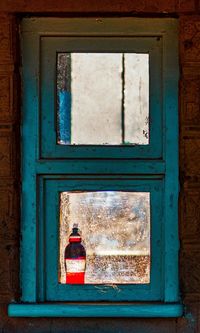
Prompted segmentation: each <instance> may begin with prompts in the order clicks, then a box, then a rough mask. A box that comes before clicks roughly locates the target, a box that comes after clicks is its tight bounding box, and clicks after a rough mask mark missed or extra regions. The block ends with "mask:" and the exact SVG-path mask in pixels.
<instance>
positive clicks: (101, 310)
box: [8, 303, 183, 318]
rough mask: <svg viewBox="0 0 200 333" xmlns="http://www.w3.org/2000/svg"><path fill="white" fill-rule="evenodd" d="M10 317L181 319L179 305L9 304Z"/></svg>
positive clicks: (180, 307) (181, 308) (180, 306)
mask: <svg viewBox="0 0 200 333" xmlns="http://www.w3.org/2000/svg"><path fill="white" fill-rule="evenodd" d="M8 315H9V316H10V317H141V318H142V317H143V318H148V317H149V318H152V317H154V318H155V317H157V318H158V317H163V318H164V317H174V318H175V317H181V316H182V315H183V305H182V304H180V303H168V304H163V303H156V304H152V303H151V304H147V303H143V304H136V303H116V304H113V303H94V304H93V303H81V304H80V303H67V304H64V303H62V304H61V303H59V304H58V303H57V304H55V303H54V304H52V303H46V304H30V303H28V304H10V305H9V306H8Z"/></svg>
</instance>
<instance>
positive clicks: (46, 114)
mask: <svg viewBox="0 0 200 333" xmlns="http://www.w3.org/2000/svg"><path fill="white" fill-rule="evenodd" d="M84 51H85V52H86V51H87V52H109V53H110V52H123V51H125V52H127V53H128V52H136V53H148V54H149V71H150V80H149V81H150V92H149V93H150V96H151V99H150V105H149V108H150V110H149V119H150V121H149V131H150V143H149V145H132V146H131V145H124V146H122V145H121V146H120V145H118V146H117V145H116V146H114V145H113V146H111V145H107V146H103V145H58V144H56V137H57V135H56V127H55V110H56V86H55V84H56V59H57V53H59V52H67V53H68V52H84ZM40 57H41V58H40V59H41V108H40V113H41V137H40V139H41V140H40V157H41V158H118V159H121V158H160V157H161V156H162V147H163V144H162V137H163V135H162V128H163V127H164V126H163V119H162V112H161V110H162V62H163V59H162V58H163V40H162V36H161V37H150V36H149V37H141V36H136V35H134V36H128V37H123V38H120V37H118V38H117V37H116V36H115V37H111V36H108V37H106V36H105V37H101V36H98V37H95V36H90V37H72V36H70V37H69V36H68V37H56V38H55V37H49V36H42V37H41V39H40ZM158 137H159V138H161V139H160V140H159V141H158V140H157V138H158Z"/></svg>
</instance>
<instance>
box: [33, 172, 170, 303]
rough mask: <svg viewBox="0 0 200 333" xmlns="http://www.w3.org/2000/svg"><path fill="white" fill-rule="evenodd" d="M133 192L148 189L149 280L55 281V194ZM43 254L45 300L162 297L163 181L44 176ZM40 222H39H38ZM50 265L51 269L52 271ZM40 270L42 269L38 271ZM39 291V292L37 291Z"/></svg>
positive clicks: (107, 299) (110, 299) (154, 298)
mask: <svg viewBox="0 0 200 333" xmlns="http://www.w3.org/2000/svg"><path fill="white" fill-rule="evenodd" d="M73 190H78V191H104V190H105V191H109V190H112V191H133V192H150V196H151V203H150V206H151V276H150V283H149V284H145V285H144V284H143V285H134V284H133V285H130V284H125V285H119V284H118V285H117V284H116V285H115V288H113V287H112V286H107V285H84V286H82V285H81V286H79V285H76V286H69V285H63V284H60V283H58V263H59V194H60V192H63V191H73ZM43 193H44V197H43V198H41V200H42V201H43V202H44V207H45V212H44V215H45V216H44V217H43V221H44V227H43V230H44V233H45V237H44V238H45V244H46V249H45V251H44V250H43V248H42V251H41V252H40V251H39V256H40V257H41V256H42V254H43V255H44V258H43V259H44V260H43V261H44V262H45V269H43V270H42V271H45V274H44V276H43V279H44V280H45V281H46V283H45V285H46V290H45V291H44V293H45V292H46V294H45V296H44V299H46V300H47V301H53V300H55V299H56V300H57V301H90V302H92V301H112V302H113V301H115V302H117V301H138V300H140V301H149V300H154V301H155V300H156V301H158V300H159V301H160V300H163V282H164V281H163V266H162V262H163V253H162V245H161V244H162V242H161V235H162V233H163V230H162V228H163V181H162V178H161V177H160V179H159V178H157V179H149V178H144V179H141V178H137V179H134V178H133V177H132V178H131V177H129V178H128V179H124V178H123V177H120V178H117V177H112V178H111V179H108V178H107V179H105V178H103V177H95V178H93V179H90V178H89V177H82V178H81V179H80V178H79V177H73V176H71V177H68V179H65V178H61V179H55V178H48V179H45V181H44V188H43ZM40 225H41V223H40ZM52 267H54V269H53V270H52ZM41 273H42V272H41ZM41 294H42V293H41Z"/></svg>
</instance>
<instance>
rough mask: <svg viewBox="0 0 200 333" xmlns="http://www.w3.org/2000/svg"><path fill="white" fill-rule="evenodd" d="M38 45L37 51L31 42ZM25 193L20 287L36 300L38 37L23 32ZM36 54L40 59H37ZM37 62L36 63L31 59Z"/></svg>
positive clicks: (23, 160)
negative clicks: (30, 36)
mask: <svg viewBox="0 0 200 333" xmlns="http://www.w3.org/2000/svg"><path fill="white" fill-rule="evenodd" d="M33 45H35V49H34V52H33V51H32V46H33ZM23 55H24V57H23V113H22V126H21V136H22V146H21V151H22V154H21V156H22V160H21V174H22V194H21V235H22V238H21V266H20V271H21V274H20V275H21V276H20V281H21V288H22V295H23V296H22V299H23V301H26V302H35V301H36V299H37V291H36V252H37V249H36V232H37V231H36V215H37V199H36V186H37V185H36V177H37V174H36V159H37V156H38V145H37V138H38V137H39V135H38V130H37V122H38V75H39V69H38V55H39V47H38V38H37V36H32V38H31V39H29V35H26V34H24V36H23ZM35 58H36V59H37V61H36V62H35ZM33 62H34V64H35V65H34V66H32V63H33Z"/></svg>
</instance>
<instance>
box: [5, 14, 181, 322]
mask: <svg viewBox="0 0 200 333" xmlns="http://www.w3.org/2000/svg"><path fill="white" fill-rule="evenodd" d="M21 27H22V54H23V63H22V69H23V107H22V126H21V128H22V132H21V133H22V167H21V172H22V211H21V219H22V223H21V233H22V241H21V287H22V297H21V304H10V305H9V309H8V313H9V315H10V316H37V317H38V316H39V317H41V316H58V317H62V316H65V317H83V316H95V317H110V316H112V317H118V316H120V317H121V316H122V317H123V316H124V317H178V316H181V315H182V312H183V307H182V304H181V303H180V297H179V283H178V250H179V240H178V192H179V185H178V46H177V20H176V19H140V18H137V19H136V18H102V19H94V18H84V19H80V18H67V19H64V18H59V19H54V18H32V19H24V20H23V22H22V26H21ZM91 38H92V39H94V40H95V41H96V46H95V48H93V49H91V46H90V43H89V41H90V40H91ZM69 40H73V42H72V44H71V48H72V49H73V50H76V47H77V46H76V45H77V42H78V45H79V47H80V48H81V50H83V51H85V50H87V49H88V48H89V50H91V51H96V52H97V51H101V50H106V51H107V50H110V47H111V48H112V50H113V51H116V52H117V51H118V52H120V51H126V50H127V49H128V50H129V51H134V50H135V52H138V51H139V50H141V52H142V51H143V52H148V50H150V51H149V52H153V53H154V56H153V57H152V59H154V60H153V62H154V65H153V68H152V66H151V64H152V63H151V60H150V118H151V117H152V119H154V120H155V122H156V126H154V125H153V126H152V125H150V126H151V127H150V130H151V133H150V145H148V146H146V147H145V146H116V147H115V146H108V147H105V146H94V147H88V146H83V147H81V146H59V145H57V144H56V141H55V137H56V134H55V119H56V116H55V112H56V106H55V105H56V103H55V71H54V69H52V64H53V62H52V61H54V67H53V68H55V54H56V52H63V51H65V50H66V52H67V51H68V49H67V47H66V46H63V45H64V44H65V43H66V45H67V41H69ZM109 40H110V41H112V43H111V44H112V45H111V46H109V43H108V41H109ZM98 41H102V43H99V42H98ZM116 41H118V42H119V43H118V45H117V42H116ZM148 43H150V44H151V45H153V46H148V45H150V44H148ZM103 44H104V45H103ZM102 45H103V46H102ZM123 45H124V46H123ZM134 45H135V46H134ZM145 45H146V46H145ZM145 50H146V51H145ZM152 50H153V51H152ZM52 57H53V58H52ZM156 57H157V58H156ZM52 59H54V60H52ZM156 59H157V60H156ZM155 60H156V61H155ZM156 63H157V65H158V66H157V67H156ZM153 69H154V70H153ZM154 76H155V78H154ZM151 77H152V78H153V81H152V82H155V85H154V86H153V85H152V82H151ZM156 87H157V88H158V91H157V90H156V91H155V92H154V89H155V88H156ZM153 88H154V89H153ZM152 101H153V102H152ZM152 119H151V121H152ZM151 121H150V123H151ZM150 183H151V184H153V185H151V186H152V187H151V186H150V185H148V184H150ZM70 184H76V185H70ZM90 184H93V185H92V187H91V186H90ZM95 184H96V187H95ZM98 184H100V185H98ZM147 185H148V186H150V187H149V188H150V192H151V188H154V190H155V193H156V191H158V192H159V189H160V188H162V189H163V190H162V209H163V210H162V215H163V216H162V217H160V220H159V216H160V215H161V214H157V217H156V218H155V221H153V223H152V229H154V227H155V226H156V225H157V228H160V233H161V234H160V237H158V239H157V240H156V241H155V242H154V240H153V241H152V244H153V245H152V250H153V252H152V253H153V266H152V267H153V268H152V272H153V273H152V275H151V279H153V280H151V281H153V285H154V288H153V290H154V291H153V293H150V292H149V291H145V286H144V285H143V286H139V287H138V286H136V285H132V287H133V288H131V289H130V288H129V287H126V286H125V293H126V294H127V297H126V296H125V297H124V298H121V299H120V297H119V298H118V299H115V298H116V293H115V294H114V295H112V292H110V290H109V297H108V298H107V299H104V298H103V299H102V298H101V297H100V296H97V293H96V294H95V292H94V290H93V291H92V294H91V295H92V296H91V297H90V298H89V301H90V302H87V300H86V298H85V297H83V296H80V295H84V292H83V294H82V292H81V289H79V291H80V294H79V297H77V296H76V297H74V298H73V296H72V294H71V297H68V298H67V296H66V295H67V294H66V292H65V291H64V293H63V292H61V294H59V295H61V296H59V297H56V295H57V291H58V289H56V288H55V290H54V287H55V274H56V268H55V269H53V275H52V276H54V278H53V280H51V282H50V284H49V285H48V283H49V282H48V279H46V270H47V271H48V272H50V271H51V268H50V267H47V268H46V267H45V264H46V259H48V258H47V257H46V253H47V251H48V245H50V248H52V247H51V245H52V244H51V240H50V236H51V235H52V234H51V232H53V233H54V232H55V231H56V229H55V228H56V227H55V223H56V220H58V200H56V204H55V205H54V206H53V211H52V210H51V209H49V207H51V205H52V204H53V201H54V199H55V198H56V197H57V198H58V193H59V192H60V191H62V190H66V189H68V188H76V189H79V188H83V189H87V188H92V189H93V190H95V189H96V190H98V189H99V188H106V189H119V188H120V189H122V188H125V189H126V188H128V189H129V190H130V189H131V190H137V189H136V188H137V187H138V188H139V189H142V188H145V186H146V187H148V186H147ZM70 186H72V187H70ZM74 186H75V187H74ZM99 186H100V187H99ZM155 198H157V197H156V196H155ZM155 198H154V200H152V204H153V206H155V208H156V199H155ZM158 202H159V201H158ZM154 210H156V209H154ZM158 210H159V209H158ZM52 212H53V216H54V217H52V221H53V222H51V224H50V228H49V229H50V230H49V229H48V228H47V220H48V221H50V220H51V213H52ZM155 216H156V214H155ZM158 226H159V227H158ZM153 234H154V237H156V236H155V235H156V233H154V231H153ZM57 243H58V242H57ZM156 244H157V246H158V249H159V247H160V251H161V252H162V254H161V256H160V252H159V250H158V251H157V254H156ZM158 244H160V245H158ZM53 246H58V245H56V242H54V243H53ZM154 247H155V249H154ZM154 256H155V258H154ZM159 256H160V259H159V260H157V258H158V257H159ZM53 257H54V259H53V263H54V264H55V258H56V256H53ZM156 261H157V264H158V266H157V267H158V268H157V269H158V270H157V272H158V271H160V273H159V275H158V276H159V279H158V278H157V280H156V269H155V267H156V265H154V263H156ZM47 264H48V265H49V261H48V263H47ZM154 266H155V267H154ZM156 285H157V287H155V286H156ZM68 287H69V286H68ZM84 287H85V286H84ZM48 288H50V289H48ZM63 288H64V286H62V289H63ZM78 288H80V287H78ZM137 289H138V290H139V292H138V293H137V291H136V290H137ZM147 289H148V288H147ZM147 289H146V290H147ZM48 290H50V293H48ZM66 290H67V289H66ZM68 290H69V288H68ZM76 290H78V289H76ZM134 290H135V297H134V296H133V295H134ZM158 290H159V293H158ZM51 291H53V292H51ZM145 292H146V294H145ZM47 295H51V296H50V298H49V297H47ZM98 295H100V294H98ZM144 295H147V296H145V297H144ZM155 295H157V296H155ZM70 299H72V300H73V303H71V304H70V303H69V302H70ZM58 301H64V302H65V303H64V304H60V303H56V302H58ZM47 302H48V303H47ZM49 302H51V303H49Z"/></svg>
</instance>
